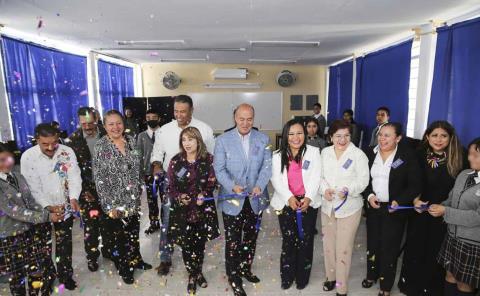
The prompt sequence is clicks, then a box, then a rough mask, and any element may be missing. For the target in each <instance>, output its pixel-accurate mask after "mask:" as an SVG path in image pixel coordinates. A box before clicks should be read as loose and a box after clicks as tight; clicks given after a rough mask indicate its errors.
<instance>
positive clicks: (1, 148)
mask: <svg viewBox="0 0 480 296" xmlns="http://www.w3.org/2000/svg"><path fill="white" fill-rule="evenodd" d="M3 152H8V153H10V154H13V152H12V151H11V150H10V147H8V145H7V144H5V143H2V142H0V153H3Z"/></svg>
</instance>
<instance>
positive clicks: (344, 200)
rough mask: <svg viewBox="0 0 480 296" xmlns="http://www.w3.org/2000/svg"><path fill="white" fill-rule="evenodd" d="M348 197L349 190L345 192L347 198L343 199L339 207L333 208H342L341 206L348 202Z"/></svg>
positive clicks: (336, 209) (335, 209)
mask: <svg viewBox="0 0 480 296" xmlns="http://www.w3.org/2000/svg"><path fill="white" fill-rule="evenodd" d="M347 198H348V191H346V192H345V198H344V199H343V201H342V203H341V204H340V205H339V206H338V207H336V208H334V209H333V210H334V211H335V212H336V211H338V210H340V208H341V207H342V206H343V205H344V204H345V203H346V202H347Z"/></svg>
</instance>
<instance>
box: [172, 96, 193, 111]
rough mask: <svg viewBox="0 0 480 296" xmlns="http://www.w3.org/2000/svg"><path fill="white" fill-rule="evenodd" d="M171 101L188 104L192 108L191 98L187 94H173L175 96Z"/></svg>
mask: <svg viewBox="0 0 480 296" xmlns="http://www.w3.org/2000/svg"><path fill="white" fill-rule="evenodd" d="M173 102H174V103H183V104H188V106H190V109H192V108H193V101H192V98H190V97H189V96H187V95H179V96H175V97H174V98H173Z"/></svg>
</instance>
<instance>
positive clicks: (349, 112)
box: [343, 109, 353, 117]
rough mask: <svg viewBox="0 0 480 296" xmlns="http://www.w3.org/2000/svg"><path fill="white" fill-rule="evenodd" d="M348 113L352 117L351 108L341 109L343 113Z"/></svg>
mask: <svg viewBox="0 0 480 296" xmlns="http://www.w3.org/2000/svg"><path fill="white" fill-rule="evenodd" d="M345 113H348V114H349V115H350V116H352V117H353V110H352V109H345V110H343V114H345Z"/></svg>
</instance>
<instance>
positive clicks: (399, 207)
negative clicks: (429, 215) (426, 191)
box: [388, 205, 430, 211]
mask: <svg viewBox="0 0 480 296" xmlns="http://www.w3.org/2000/svg"><path fill="white" fill-rule="evenodd" d="M428 208H430V205H422V206H420V207H415V206H396V207H392V206H390V205H389V206H388V209H389V210H395V211H396V210H411V209H417V210H428Z"/></svg>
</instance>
